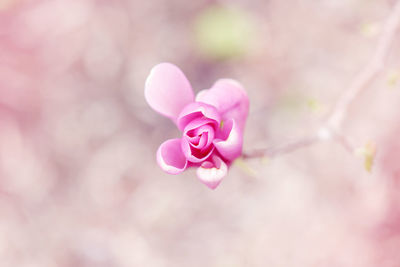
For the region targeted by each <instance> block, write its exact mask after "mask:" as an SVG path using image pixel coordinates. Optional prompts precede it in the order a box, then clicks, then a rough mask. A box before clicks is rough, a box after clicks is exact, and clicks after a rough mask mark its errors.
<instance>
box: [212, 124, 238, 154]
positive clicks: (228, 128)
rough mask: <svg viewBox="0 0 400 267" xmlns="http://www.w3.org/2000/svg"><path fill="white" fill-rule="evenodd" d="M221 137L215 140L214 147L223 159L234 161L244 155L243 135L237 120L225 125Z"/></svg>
mask: <svg viewBox="0 0 400 267" xmlns="http://www.w3.org/2000/svg"><path fill="white" fill-rule="evenodd" d="M219 137H220V138H216V139H214V146H215V148H216V149H217V151H218V152H219V153H220V154H221V156H222V157H223V158H225V159H227V160H229V161H233V160H234V159H236V158H237V157H239V156H240V155H241V154H242V147H243V134H242V131H241V130H240V129H239V127H238V125H237V124H236V122H235V120H233V119H230V120H228V121H226V122H225V123H224V126H223V129H222V131H221V134H220V136H219Z"/></svg>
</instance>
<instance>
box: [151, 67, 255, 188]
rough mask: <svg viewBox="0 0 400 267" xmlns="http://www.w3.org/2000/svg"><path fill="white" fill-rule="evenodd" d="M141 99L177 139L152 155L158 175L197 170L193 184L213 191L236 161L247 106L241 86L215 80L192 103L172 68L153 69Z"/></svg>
mask: <svg viewBox="0 0 400 267" xmlns="http://www.w3.org/2000/svg"><path fill="white" fill-rule="evenodd" d="M145 98H146V100H147V102H148V103H149V105H150V106H151V107H152V108H153V109H154V110H155V111H157V112H159V113H161V114H162V115H164V116H166V117H168V118H170V119H171V120H172V121H173V122H174V123H175V124H176V125H177V127H178V128H179V130H181V131H182V137H181V138H176V139H170V140H167V141H165V142H164V143H163V144H161V146H160V147H159V149H158V151H157V162H158V164H159V165H160V167H161V169H163V170H164V171H166V172H167V173H170V174H178V173H181V172H183V171H184V170H185V169H186V168H188V167H198V169H197V176H198V178H199V179H200V180H201V181H202V182H203V183H204V184H205V185H207V186H208V187H209V188H211V189H214V188H216V187H217V186H218V185H219V184H220V182H221V180H222V178H223V177H224V176H225V175H226V174H227V171H228V167H229V166H230V165H231V164H232V162H233V161H234V160H235V159H236V158H237V157H239V156H240V155H241V153H242V146H243V130H244V125H245V122H246V118H247V114H248V110H249V100H248V98H247V94H246V92H245V90H244V89H243V88H242V86H241V85H240V84H239V83H238V82H236V81H234V80H230V79H221V80H218V81H217V82H216V83H215V84H214V85H213V86H212V87H211V88H210V89H208V90H203V91H200V92H199V93H198V94H197V96H196V98H195V97H194V93H193V90H192V87H191V85H190V83H189V81H188V80H187V79H186V76H185V75H184V74H183V72H182V71H181V70H180V69H179V68H178V67H177V66H175V65H173V64H170V63H161V64H158V65H156V66H155V67H153V69H152V70H151V72H150V75H149V76H148V78H147V80H146V85H145Z"/></svg>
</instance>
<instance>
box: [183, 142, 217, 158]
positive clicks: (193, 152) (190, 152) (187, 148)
mask: <svg viewBox="0 0 400 267" xmlns="http://www.w3.org/2000/svg"><path fill="white" fill-rule="evenodd" d="M181 147H182V152H183V154H184V155H185V157H186V159H187V160H188V161H189V162H192V163H199V162H202V161H204V160H206V159H207V158H208V157H209V156H210V155H211V154H212V152H213V151H214V147H213V146H209V147H205V148H204V149H197V148H195V147H194V146H193V145H191V144H190V142H189V140H188V139H187V138H182V140H181Z"/></svg>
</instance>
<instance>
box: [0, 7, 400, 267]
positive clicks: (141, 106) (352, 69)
mask: <svg viewBox="0 0 400 267" xmlns="http://www.w3.org/2000/svg"><path fill="white" fill-rule="evenodd" d="M396 2H397V1H394V0H392V1H389V0H290V1H289V0H259V1H256V0H232V1H222V0H221V1H216V0H214V1H213V0H199V1H185V0H151V1H150V0H149V1H140V0H79V1H78V0H0V266H1V267H9V266H10V267H11V266H12V267H16V266H18V267H20V266H21V267H53V266H58V267H70V266H74V267H81V266H82V267H91V266H96V267H97V266H100V267H114V266H118V267H131V266H146V267H159V266H160V267H161V266H173V267H175V266H190V267H197V266H199V267H200V266H210V267H239V266H274V267H277V266H284V267H291V266H293V267H299V266H305V267H310V266H321V267H322V266H324V267H326V266H332V267H357V266H360V267H361V266H362V267H368V266H380V267H398V266H400V197H399V192H400V191H399V190H400V183H399V182H400V180H399V179H400V164H399V163H400V162H399V156H400V140H399V136H400V126H399V125H400V83H399V80H400V79H399V76H400V73H399V71H400V61H399V60H400V50H399V47H400V32H398V36H397V37H396V41H395V44H394V45H393V47H392V49H391V52H390V55H389V58H388V62H387V64H386V67H385V69H384V70H383V71H382V73H381V74H380V75H379V77H378V79H376V80H375V81H374V82H373V83H372V84H370V85H369V86H368V88H367V90H366V91H364V92H363V94H361V95H360V96H359V97H358V98H357V99H356V101H355V102H354V104H353V105H352V106H351V109H350V110H349V113H348V114H347V117H346V120H345V125H344V132H345V135H346V136H348V138H349V140H351V142H353V144H354V146H356V147H363V146H364V145H365V144H367V143H368V142H372V143H374V144H376V146H377V154H376V156H375V158H374V164H373V167H372V171H371V172H370V173H369V172H368V171H367V170H366V169H365V167H364V162H363V161H364V159H363V157H362V156H361V157H360V156H357V155H353V154H352V153H349V152H348V151H346V150H345V149H344V148H343V147H342V146H341V145H340V144H338V143H336V142H332V141H326V142H323V143H319V144H315V145H313V146H310V147H307V148H303V149H299V150H297V151H295V152H293V153H290V154H287V155H284V156H281V157H277V158H274V159H254V160H249V161H246V162H238V163H236V164H234V165H233V166H232V168H231V169H230V173H229V176H228V177H226V178H225V179H224V181H223V182H222V184H221V185H220V187H219V188H217V189H216V190H215V191H211V190H209V189H208V188H207V187H205V186H204V185H202V184H201V183H200V182H199V181H198V180H197V178H196V175H195V171H194V170H189V171H186V172H185V173H184V174H181V175H178V176H172V175H167V174H165V173H163V172H162V171H161V170H160V169H159V167H158V166H157V164H156V161H155V152H156V150H157V147H158V145H159V144H161V143H162V142H163V141H164V140H165V139H167V138H173V137H176V136H178V134H179V133H178V131H177V129H176V128H175V126H174V125H173V124H172V123H171V122H170V121H168V120H167V119H165V118H163V117H161V116H159V115H158V114H156V113H155V112H154V111H152V110H151V109H150V108H149V107H148V105H147V104H146V102H145V99H144V95H143V90H144V82H145V79H146V76H147V75H148V73H149V71H150V69H151V67H152V66H154V65H155V64H157V63H159V62H164V61H168V62H172V63H174V64H176V65H178V66H179V67H180V68H182V70H183V71H184V72H185V74H186V75H187V76H188V78H189V80H190V81H191V83H192V85H193V87H194V88H195V90H196V91H199V90H201V89H204V88H209V87H210V86H211V85H212V84H213V83H214V81H215V80H217V79H218V78H233V79H237V80H238V81H240V82H241V83H242V84H243V85H244V87H245V88H246V90H247V92H248V95H249V98H250V103H251V109H250V115H249V118H248V123H247V127H246V131H245V146H244V149H245V151H252V150H253V149H256V148H261V147H274V146H279V145H281V144H285V143H286V142H289V141H291V140H295V139H297V138H299V137H301V136H303V135H307V134H308V133H310V132H312V131H314V130H315V129H317V128H318V126H319V125H320V123H321V120H322V119H323V118H324V116H325V115H326V113H327V112H328V111H329V109H330V108H331V107H332V105H333V104H334V103H335V102H336V100H337V99H338V98H339V97H340V95H341V94H342V93H343V91H344V90H346V88H347V87H348V84H349V83H350V81H351V80H352V79H353V77H354V76H355V75H356V74H357V73H358V72H359V70H360V69H361V68H362V67H363V66H365V64H366V63H367V62H368V61H369V59H370V57H371V55H372V54H373V51H374V49H375V47H376V43H377V40H378V38H379V35H380V32H381V30H382V25H383V22H384V21H385V19H386V18H387V17H388V15H389V13H390V11H391V10H392V8H393V5H394V4H395V3H396Z"/></svg>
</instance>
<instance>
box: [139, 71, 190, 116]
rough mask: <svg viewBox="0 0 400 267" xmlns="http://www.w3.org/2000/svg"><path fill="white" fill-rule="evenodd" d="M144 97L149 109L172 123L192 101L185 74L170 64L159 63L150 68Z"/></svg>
mask: <svg viewBox="0 0 400 267" xmlns="http://www.w3.org/2000/svg"><path fill="white" fill-rule="evenodd" d="M144 95H145V98H146V100H147V103H148V104H149V105H150V107H152V108H153V109H154V110H155V111H157V112H159V113H161V114H162V115H164V116H166V117H168V118H171V119H172V120H174V121H175V120H176V118H177V117H178V115H179V113H180V112H181V110H182V109H183V108H184V107H185V106H186V105H187V104H189V103H191V102H193V100H194V94H193V90H192V87H191V85H190V83H189V81H188V80H187V79H186V76H185V74H183V72H182V71H181V70H180V69H179V68H178V67H177V66H175V65H173V64H170V63H160V64H158V65H156V66H155V67H153V68H152V70H151V72H150V74H149V76H148V77H147V80H146V85H145V90H144Z"/></svg>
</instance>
